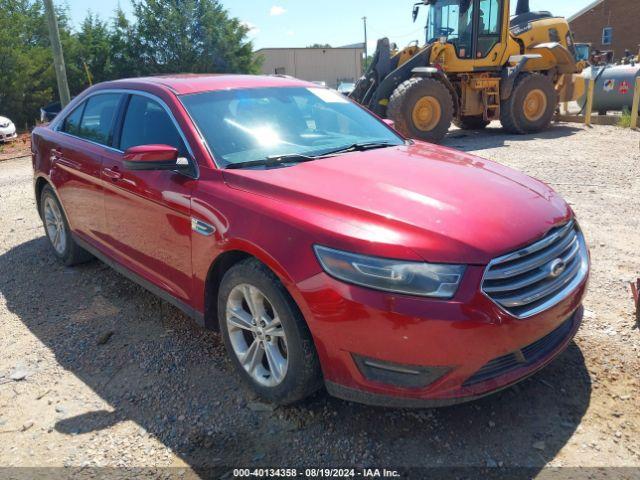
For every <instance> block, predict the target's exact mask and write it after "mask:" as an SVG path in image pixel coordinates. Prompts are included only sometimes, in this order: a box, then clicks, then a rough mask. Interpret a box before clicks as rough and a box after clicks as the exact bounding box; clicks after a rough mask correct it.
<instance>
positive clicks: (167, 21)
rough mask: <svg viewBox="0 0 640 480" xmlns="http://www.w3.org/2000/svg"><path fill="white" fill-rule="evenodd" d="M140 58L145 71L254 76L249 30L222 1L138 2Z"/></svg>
mask: <svg viewBox="0 0 640 480" xmlns="http://www.w3.org/2000/svg"><path fill="white" fill-rule="evenodd" d="M133 10H134V15H135V17H136V23H135V26H134V30H135V37H136V42H137V43H136V47H137V52H138V58H139V60H140V65H141V67H142V70H143V71H144V72H146V73H185V72H191V73H224V72H234V73H255V72H256V71H257V69H258V64H257V61H256V59H255V58H254V55H253V45H252V43H251V42H250V41H248V40H247V38H246V36H247V33H248V31H249V30H248V28H247V27H246V26H245V25H243V24H242V23H241V22H240V21H239V20H238V19H237V18H232V17H230V16H229V14H228V13H227V11H226V10H225V9H224V8H223V7H222V6H221V5H220V3H219V2H218V1H217V0H146V1H141V0H138V1H134V2H133Z"/></svg>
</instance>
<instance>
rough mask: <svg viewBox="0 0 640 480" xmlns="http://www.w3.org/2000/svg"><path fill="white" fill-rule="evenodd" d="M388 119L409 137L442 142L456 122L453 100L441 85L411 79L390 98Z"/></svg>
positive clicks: (427, 79)
mask: <svg viewBox="0 0 640 480" xmlns="http://www.w3.org/2000/svg"><path fill="white" fill-rule="evenodd" d="M387 117H388V118H390V119H392V120H393V121H394V122H395V128H396V129H397V130H398V131H399V132H400V133H402V134H403V135H405V136H406V137H409V138H416V139H418V140H424V141H426V142H432V143H439V142H441V141H442V139H444V137H445V136H446V134H447V132H448V131H449V127H450V126H451V122H452V120H453V99H452V98H451V93H450V92H449V90H448V89H447V87H445V86H444V84H443V83H442V82H440V81H438V80H435V79H433V78H411V79H409V80H407V81H406V82H404V83H402V84H400V86H398V88H397V89H396V90H395V92H393V95H391V98H390V99H389V106H388V107H387Z"/></svg>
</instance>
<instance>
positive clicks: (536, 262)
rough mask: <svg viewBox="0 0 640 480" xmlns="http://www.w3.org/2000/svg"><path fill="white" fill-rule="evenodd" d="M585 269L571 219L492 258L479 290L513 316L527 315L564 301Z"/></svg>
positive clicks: (579, 237)
mask: <svg viewBox="0 0 640 480" xmlns="http://www.w3.org/2000/svg"><path fill="white" fill-rule="evenodd" d="M588 271H589V254H588V251H587V246H586V243H585V240H584V236H583V235H582V232H581V231H580V229H579V228H578V226H577V225H576V223H575V221H571V222H569V223H568V224H566V225H564V226H562V227H558V228H555V229H554V230H552V231H551V232H549V234H548V235H547V236H545V237H544V238H543V239H542V240H540V241H538V242H536V243H534V244H532V245H529V246H528V247H525V248H523V249H522V250H518V251H516V252H513V253H510V254H508V255H505V256H503V257H500V258H496V259H495V260H493V261H492V262H491V263H490V264H489V266H488V267H487V270H486V271H485V274H484V278H483V280H482V291H483V292H484V293H485V295H487V296H488V297H489V298H490V299H491V300H493V301H494V302H495V303H497V304H498V305H499V306H500V307H502V308H503V309H504V310H506V311H507V312H509V313H510V314H512V315H514V316H515V317H518V318H528V317H531V316H533V315H536V314H538V313H540V312H543V311H544V310H547V309H549V308H551V307H553V306H554V305H556V304H558V303H559V302H561V301H562V300H564V299H565V298H566V297H567V296H568V295H570V294H571V293H572V292H573V291H574V290H575V289H576V288H577V287H578V285H580V283H582V281H583V280H584V279H585V277H586V276H587V274H588Z"/></svg>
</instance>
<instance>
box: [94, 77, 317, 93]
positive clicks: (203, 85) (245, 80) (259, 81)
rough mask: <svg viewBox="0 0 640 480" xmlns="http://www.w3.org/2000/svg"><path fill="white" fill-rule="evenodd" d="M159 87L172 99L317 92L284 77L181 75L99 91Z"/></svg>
mask: <svg viewBox="0 0 640 480" xmlns="http://www.w3.org/2000/svg"><path fill="white" fill-rule="evenodd" d="M123 84H126V85H127V86H135V87H138V88H142V89H144V87H145V86H151V85H155V86H160V87H164V88H168V89H169V90H171V91H173V93H175V94H176V95H187V94H191V93H202V92H210V91H215V90H229V89H236V88H238V89H244V88H266V87H307V88H313V87H315V88H318V85H316V84H314V83H311V82H306V81H304V80H298V79H296V78H293V77H286V76H267V75H227V74H220V75H215V74H181V75H161V76H154V77H140V78H128V79H123V80H116V81H113V82H107V83H105V84H102V87H103V88H104V87H114V88H117V87H120V86H123Z"/></svg>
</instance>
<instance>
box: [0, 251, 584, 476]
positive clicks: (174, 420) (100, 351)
mask: <svg viewBox="0 0 640 480" xmlns="http://www.w3.org/2000/svg"><path fill="white" fill-rule="evenodd" d="M0 272H2V276H1V277H0V293H1V294H2V295H3V296H4V298H5V299H6V303H7V306H8V309H9V310H10V311H11V312H13V313H14V314H16V315H17V316H18V317H19V318H20V319H21V321H22V322H23V323H24V324H25V326H26V327H28V329H29V330H30V331H31V332H32V333H33V334H34V335H36V336H37V337H38V339H39V340H40V341H41V342H42V343H43V344H44V346H45V347H47V348H49V349H50V350H51V351H52V352H53V353H54V354H55V357H56V360H57V362H58V363H59V364H60V365H61V366H62V368H64V369H66V370H68V371H69V372H71V373H73V374H74V375H76V376H77V377H78V378H79V379H81V380H82V381H83V382H84V383H85V384H86V385H87V386H89V387H90V388H91V389H92V390H94V391H95V392H96V394H97V395H99V396H100V397H102V398H103V399H104V400H105V401H107V402H108V403H109V404H110V405H111V406H112V407H113V409H114V412H109V411H105V410H98V411H89V412H85V413H82V414H80V415H78V416H69V417H65V418H60V420H59V421H58V422H57V423H56V425H55V429H56V430H57V431H58V432H60V433H63V434H78V435H82V434H86V433H89V432H93V431H99V430H101V429H105V428H109V427H110V426H112V425H115V424H117V423H118V422H122V421H125V420H132V421H134V422H136V423H137V424H138V425H140V426H141V427H143V428H144V429H145V430H147V431H148V432H149V433H151V434H152V435H154V436H155V437H157V438H158V439H159V440H160V441H161V442H162V443H163V444H164V445H166V446H167V447H170V448H171V449H172V450H173V451H174V452H175V453H176V454H177V455H179V456H180V457H181V458H182V459H183V460H184V461H185V462H186V463H188V464H189V465H191V466H192V467H193V468H194V469H195V470H196V471H199V472H207V471H208V470H207V468H209V467H214V466H219V465H224V466H247V465H255V466H264V465H271V466H284V465H288V466H346V465H354V464H355V465H357V466H378V467H383V466H396V467H425V466H427V467H434V466H435V467H449V466H483V467H486V466H494V465H498V464H500V465H502V464H504V465H505V466H523V467H529V468H530V469H533V470H534V473H535V471H537V470H539V469H541V468H542V467H544V466H545V464H547V462H549V461H550V460H552V459H553V458H554V457H555V455H556V454H557V453H558V451H559V450H560V449H561V448H562V447H563V446H564V445H565V444H566V443H567V441H568V440H569V439H570V438H571V436H572V435H573V433H574V431H575V430H576V428H577V426H578V425H579V423H580V420H581V418H582V417H583V415H584V414H585V411H586V410H587V407H588V404H589V399H590V395H591V383H590V379H589V375H588V373H587V371H586V368H585V364H584V358H583V356H582V354H581V352H580V350H579V349H578V348H577V346H575V345H571V347H570V348H569V349H568V350H567V352H566V353H564V354H563V355H562V356H561V357H560V358H559V359H558V360H556V361H555V362H554V363H553V364H552V365H551V366H550V367H548V368H547V369H546V370H544V371H542V372H541V373H539V374H538V375H536V376H534V377H533V378H531V379H529V380H527V381H525V382H523V383H522V384H520V385H519V386H516V387H514V388H511V389H509V390H507V391H504V392H502V393H500V394H497V395H494V396H492V397H488V398H485V399H483V400H480V401H477V402H475V403H472V404H466V405H461V406H455V407H450V408H446V409H440V410H417V411H408V410H392V409H379V408H371V407H365V406H361V405H355V404H350V403H347V402H343V401H340V400H336V399H333V398H330V397H328V396H327V395H326V393H322V392H321V393H319V394H317V395H316V396H315V397H314V398H312V399H310V400H309V401H307V402H305V403H304V404H302V405H299V406H296V407H291V408H279V409H276V410H275V411H256V408H255V405H254V404H253V403H252V400H251V397H250V395H249V393H248V392H247V391H246V390H245V389H244V388H241V386H240V385H239V383H238V382H237V379H236V377H235V375H234V373H233V371H232V370H231V367H230V366H229V364H228V363H227V361H226V356H225V353H224V349H223V347H222V346H221V342H220V339H219V337H218V336H217V335H216V334H213V333H211V332H205V331H202V330H200V329H199V328H198V327H196V326H195V325H194V324H193V323H191V321H190V320H188V319H187V318H186V317H184V316H183V315H182V314H181V313H179V312H178V311H177V310H175V309H174V308H173V307H171V306H169V305H168V304H166V303H164V302H161V301H160V300H157V299H156V298H155V297H153V296H152V295H151V294H149V293H147V292H146V291H144V290H142V289H141V288H140V287H138V286H137V285H134V284H133V283H131V282H129V281H128V280H126V279H125V278H124V277H121V276H120V275H118V274H117V273H115V272H113V271H112V270H110V269H109V268H108V267H106V266H104V265H103V264H101V263H100V262H97V261H94V262H92V263H89V264H86V265H83V266H80V267H76V268H73V269H69V268H65V267H63V266H61V265H59V264H58V263H57V262H56V261H55V260H53V259H52V256H51V255H50V254H49V247H48V245H47V242H46V240H45V239H44V238H39V239H36V240H32V241H29V242H27V243H24V244H22V245H19V246H17V247H15V248H14V249H12V250H10V251H9V252H7V253H5V254H4V255H2V256H0ZM109 332H113V335H112V336H111V337H110V338H109V339H108V341H107V342H106V343H105V344H104V345H100V343H101V342H103V341H104V340H105V338H106V337H108V335H106V336H105V333H109ZM36 373H37V371H36ZM59 388H60V387H59ZM51 408H54V407H53V406H52V407H51ZM80 438H81V437H80ZM532 476H533V474H532V472H531V470H527V471H526V472H523V473H522V475H520V477H521V478H525V477H532Z"/></svg>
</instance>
